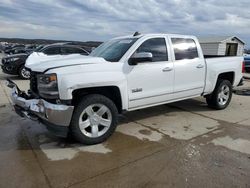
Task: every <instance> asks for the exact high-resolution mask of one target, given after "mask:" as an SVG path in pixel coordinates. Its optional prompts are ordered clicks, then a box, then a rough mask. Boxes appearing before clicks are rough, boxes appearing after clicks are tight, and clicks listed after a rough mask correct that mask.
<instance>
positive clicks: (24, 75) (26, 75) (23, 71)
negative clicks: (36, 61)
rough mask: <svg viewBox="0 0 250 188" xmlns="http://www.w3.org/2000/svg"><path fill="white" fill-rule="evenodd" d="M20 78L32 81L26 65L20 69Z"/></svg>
mask: <svg viewBox="0 0 250 188" xmlns="http://www.w3.org/2000/svg"><path fill="white" fill-rule="evenodd" d="M18 72H19V76H20V77H21V78H22V79H25V80H27V79H30V71H29V70H27V69H26V68H25V66H24V65H22V66H21V67H20V68H19V71H18Z"/></svg>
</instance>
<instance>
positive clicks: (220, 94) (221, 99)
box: [206, 79, 232, 110]
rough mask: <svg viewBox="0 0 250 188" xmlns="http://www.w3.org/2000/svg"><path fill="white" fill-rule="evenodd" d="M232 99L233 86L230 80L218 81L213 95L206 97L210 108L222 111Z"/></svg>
mask: <svg viewBox="0 0 250 188" xmlns="http://www.w3.org/2000/svg"><path fill="white" fill-rule="evenodd" d="M231 98H232V84H231V83H230V82H229V81H228V80H221V79H220V80H218V81H217V84H216V86H215V89H214V91H213V93H212V94H210V95H208V96H206V100H207V104H208V106H209V107H211V108H214V109H217V110H222V109H225V108H226V107H227V106H228V105H229V103H230V101H231Z"/></svg>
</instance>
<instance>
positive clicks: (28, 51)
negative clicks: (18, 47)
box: [25, 45, 38, 53]
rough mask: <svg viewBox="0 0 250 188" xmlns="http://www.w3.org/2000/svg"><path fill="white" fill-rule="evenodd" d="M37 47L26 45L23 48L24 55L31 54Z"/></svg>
mask: <svg viewBox="0 0 250 188" xmlns="http://www.w3.org/2000/svg"><path fill="white" fill-rule="evenodd" d="M37 47H38V46H37V45H26V46H25V53H31V52H33V51H34V50H35V49H37Z"/></svg>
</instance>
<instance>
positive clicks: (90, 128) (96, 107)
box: [70, 94, 118, 145]
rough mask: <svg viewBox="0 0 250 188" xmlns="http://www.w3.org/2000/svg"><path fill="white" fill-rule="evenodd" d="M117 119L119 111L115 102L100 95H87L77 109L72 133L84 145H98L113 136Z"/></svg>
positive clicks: (72, 123) (72, 122)
mask: <svg viewBox="0 0 250 188" xmlns="http://www.w3.org/2000/svg"><path fill="white" fill-rule="evenodd" d="M100 109H101V110H100ZM117 119H118V111H117V108H116V106H115V104H114V103H113V101H111V100H110V99H109V98H107V97H105V96H103V95H99V94H91V95H87V96H84V98H83V99H82V100H81V101H80V103H79V104H78V105H77V106H76V108H75V111H74V114H73V117H72V120H71V124H70V131H71V134H72V136H73V137H74V138H75V139H76V140H77V141H78V142H80V143H82V144H86V145H93V144H98V143H101V142H103V141H105V140H106V139H107V138H109V137H110V136H111V135H112V134H113V132H114V131H115V128H116V126H117ZM104 125H105V126H104Z"/></svg>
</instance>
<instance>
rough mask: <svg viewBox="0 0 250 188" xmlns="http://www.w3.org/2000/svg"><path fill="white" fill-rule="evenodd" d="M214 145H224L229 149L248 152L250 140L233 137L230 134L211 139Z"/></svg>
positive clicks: (249, 150)
mask: <svg viewBox="0 0 250 188" xmlns="http://www.w3.org/2000/svg"><path fill="white" fill-rule="evenodd" d="M211 142H212V143H213V144H214V145H216V146H224V147H226V148H228V149H230V150H234V151H239V152H241V153H246V154H250V141H249V140H245V139H242V138H237V139H233V138H231V137H230V136H225V137H219V138H216V139H214V140H212V141H211Z"/></svg>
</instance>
